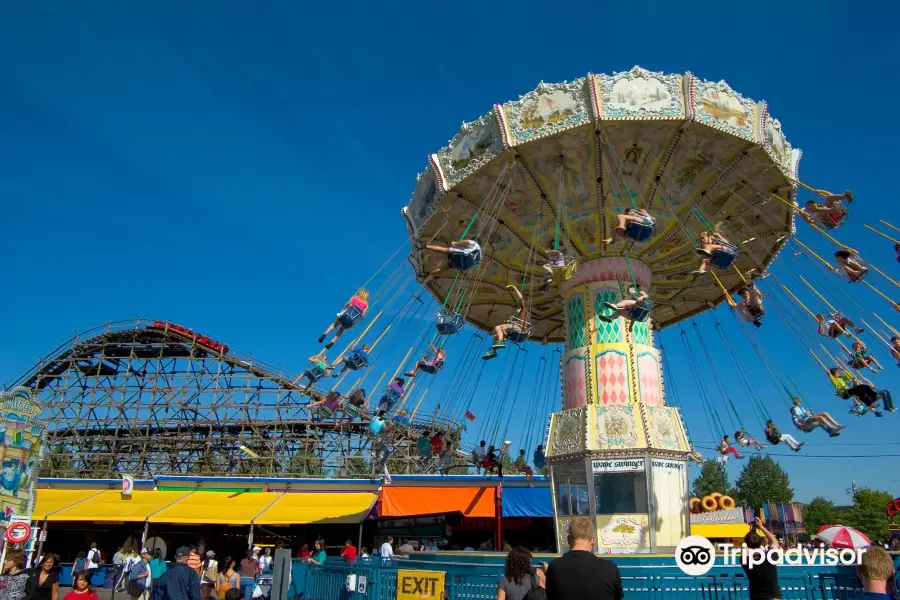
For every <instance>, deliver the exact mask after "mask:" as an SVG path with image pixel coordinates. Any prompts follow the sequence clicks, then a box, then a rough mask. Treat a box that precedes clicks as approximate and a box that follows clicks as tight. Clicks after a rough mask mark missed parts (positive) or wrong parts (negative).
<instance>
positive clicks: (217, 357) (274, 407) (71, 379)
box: [7, 320, 456, 477]
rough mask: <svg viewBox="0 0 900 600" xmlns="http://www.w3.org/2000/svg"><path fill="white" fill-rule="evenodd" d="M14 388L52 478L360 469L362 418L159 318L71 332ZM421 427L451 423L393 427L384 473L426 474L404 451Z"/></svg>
mask: <svg viewBox="0 0 900 600" xmlns="http://www.w3.org/2000/svg"><path fill="white" fill-rule="evenodd" d="M223 350H224V351H223ZM14 386H23V387H26V388H29V389H31V390H32V392H33V393H34V395H35V399H36V400H37V401H38V402H39V403H40V404H41V405H42V406H43V413H42V418H44V419H46V420H47V422H48V423H49V428H48V432H49V433H48V437H49V439H48V446H49V452H48V453H47V455H46V459H45V461H44V464H43V465H42V466H43V467H44V469H45V471H44V473H47V470H48V469H49V473H50V474H52V475H54V476H91V477H98V476H115V475H116V474H119V473H130V474H134V475H139V476H153V475H161V474H185V473H190V474H210V475H212V474H222V473H223V472H234V473H240V474H256V473H259V474H263V473H264V474H267V475H269V474H280V475H296V476H316V475H322V476H325V475H334V474H336V473H339V472H340V473H343V472H345V471H346V469H347V468H348V466H353V467H354V468H355V469H356V471H354V472H352V473H350V474H352V475H360V474H362V473H360V472H359V470H360V469H364V468H367V467H366V466H365V463H366V461H367V457H368V451H367V449H366V443H367V437H366V432H367V429H368V418H366V417H363V418H355V419H350V418H349V417H348V418H344V415H341V416H340V417H339V418H336V419H335V418H325V419H321V418H318V417H316V416H312V415H310V414H309V412H308V411H306V410H305V408H304V407H305V405H306V403H307V401H308V399H307V398H305V397H304V395H305V390H304V388H303V387H302V386H299V385H296V384H294V377H293V375H292V374H287V373H285V372H284V371H283V370H282V369H280V368H278V367H275V366H273V365H271V364H268V363H266V362H264V361H260V360H258V359H255V358H253V357H251V356H249V355H243V354H241V353H238V352H235V351H233V350H231V349H229V348H227V347H225V346H224V345H221V344H219V343H217V342H214V341H212V340H210V339H209V338H207V337H206V336H200V335H198V334H194V333H193V332H189V331H186V330H183V329H181V328H180V327H179V328H178V329H177V330H176V329H173V327H172V326H171V324H161V322H160V321H140V320H138V321H117V322H113V323H108V324H107V325H105V326H103V327H98V328H95V329H91V330H89V331H87V332H84V333H82V334H79V335H76V336H74V337H73V338H71V339H70V340H68V341H66V342H65V343H63V344H61V345H60V346H58V347H57V348H55V349H54V350H53V351H52V352H51V353H50V354H49V355H48V356H47V357H46V358H44V359H42V360H40V361H39V362H38V363H37V364H35V365H34V366H33V367H32V368H31V369H29V370H28V371H26V373H24V374H23V375H21V376H20V377H18V378H17V379H16V380H15V381H12V382H9V384H8V385H7V387H14ZM314 395H316V396H320V393H314ZM433 428H440V429H443V430H445V431H452V430H454V429H456V426H455V425H454V424H453V423H451V422H449V421H437V422H435V421H432V420H431V419H427V418H417V419H415V420H414V422H413V423H412V424H411V425H410V426H409V427H408V428H398V429H396V430H395V435H394V436H393V440H394V442H393V443H394V445H395V449H394V455H393V457H392V459H391V461H392V463H389V468H391V470H392V472H419V471H421V470H422V468H423V466H424V467H425V468H426V470H431V469H433V467H434V465H422V464H421V462H420V461H419V460H418V459H417V456H416V448H415V444H414V443H413V440H416V439H418V438H419V437H421V435H422V434H423V433H425V432H426V431H431V430H432V429H433ZM351 458H352V459H353V461H350V460H349V459H351Z"/></svg>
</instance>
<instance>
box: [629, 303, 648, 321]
mask: <svg viewBox="0 0 900 600" xmlns="http://www.w3.org/2000/svg"><path fill="white" fill-rule="evenodd" d="M652 309H653V303H652V302H651V301H650V300H641V301H640V302H638V303H637V304H635V305H634V306H632V307H631V310H629V311H628V319H629V320H631V321H635V322H638V323H643V322H644V321H646V320H647V318H648V317H649V316H650V311H651V310H652Z"/></svg>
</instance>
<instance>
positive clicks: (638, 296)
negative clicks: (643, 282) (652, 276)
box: [597, 286, 653, 323]
mask: <svg viewBox="0 0 900 600" xmlns="http://www.w3.org/2000/svg"><path fill="white" fill-rule="evenodd" d="M628 295H629V296H631V299H630V300H620V301H619V302H618V304H613V303H612V302H606V303H605V305H606V308H609V309H611V310H612V311H613V313H612V314H611V315H597V318H598V319H600V320H601V321H605V322H607V323H611V322H612V321H615V320H616V319H618V318H620V317H621V318H623V319H629V320H630V319H631V318H632V317H633V316H634V317H638V316H643V318H642V319H640V318H639V319H635V320H637V321H646V320H647V315H649V313H650V308H652V306H653V303H652V302H650V296H649V295H648V294H647V292H645V291H644V290H640V291H639V290H638V288H636V287H635V286H630V287H629V288H628ZM635 308H640V309H646V310H641V311H640V312H641V315H636V314H634V313H633V312H632V310H634V309H635Z"/></svg>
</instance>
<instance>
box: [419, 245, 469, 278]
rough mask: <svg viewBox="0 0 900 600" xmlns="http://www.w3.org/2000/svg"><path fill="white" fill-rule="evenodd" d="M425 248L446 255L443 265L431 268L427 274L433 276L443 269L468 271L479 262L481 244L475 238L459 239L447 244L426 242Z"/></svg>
mask: <svg viewBox="0 0 900 600" xmlns="http://www.w3.org/2000/svg"><path fill="white" fill-rule="evenodd" d="M425 248H426V249H427V250H429V251H431V252H437V253H439V254H445V255H447V263H446V264H445V265H444V266H443V267H438V268H436V269H432V270H431V272H430V273H429V275H431V276H432V277H434V276H435V275H438V274H439V273H442V272H444V271H447V270H449V271H468V270H469V269H474V268H475V267H477V266H478V265H480V264H481V259H482V252H481V246H480V245H479V244H478V242H476V241H475V240H460V241H458V242H452V243H451V244H450V245H449V246H437V245H434V244H428V245H427V246H425Z"/></svg>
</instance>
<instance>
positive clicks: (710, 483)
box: [691, 459, 734, 498]
mask: <svg viewBox="0 0 900 600" xmlns="http://www.w3.org/2000/svg"><path fill="white" fill-rule="evenodd" d="M691 489H692V493H693V495H694V496H696V497H697V498H702V497H703V496H708V495H710V494H712V493H713V492H719V493H720V494H725V495H726V496H732V495H733V494H734V488H732V487H731V484H730V483H729V482H728V474H727V473H726V472H725V465H724V464H721V463H719V462H716V461H715V460H713V459H710V460H707V461H704V463H703V465H702V466H701V467H700V475H698V476H697V479H695V480H694V483H693V485H692V487H691Z"/></svg>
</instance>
